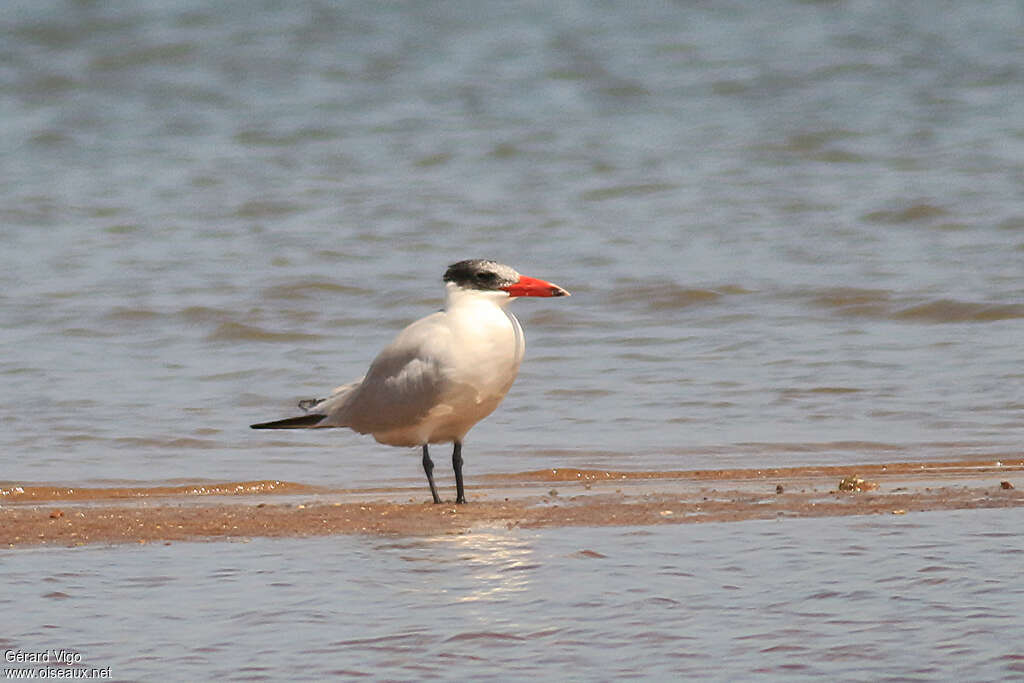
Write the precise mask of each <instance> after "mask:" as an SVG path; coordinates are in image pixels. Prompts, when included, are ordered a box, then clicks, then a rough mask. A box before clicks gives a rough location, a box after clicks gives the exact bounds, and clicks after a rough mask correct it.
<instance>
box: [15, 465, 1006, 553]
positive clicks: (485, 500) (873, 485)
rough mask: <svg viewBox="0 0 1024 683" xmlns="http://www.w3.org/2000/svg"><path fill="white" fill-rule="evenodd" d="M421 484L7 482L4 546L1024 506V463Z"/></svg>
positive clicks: (565, 473)
mask: <svg viewBox="0 0 1024 683" xmlns="http://www.w3.org/2000/svg"><path fill="white" fill-rule="evenodd" d="M841 486H842V487H844V488H848V489H851V490H839V489H840V487H841ZM442 488H443V490H444V493H445V494H448V495H450V494H451V491H448V490H447V489H448V487H442ZM422 489H423V487H421V486H418V485H417V486H415V487H392V488H376V489H362V490H343V489H329V488H323V487H316V486H310V485H306V484H301V483H293V482H280V481H261V480H257V481H244V482H228V483H215V484H211V483H206V484H183V485H175V486H152V487H123V488H116V487H105V488H88V487H86V488H82V487H73V486H61V485H38V484H32V485H29V484H22V485H18V484H10V483H5V484H0V547H6V548H19V547H37V546H51V547H52V546H59V547H75V546H82V545H93V544H107V545H114V544H122V543H150V542H165V543H170V542H175V541H218V540H219V541H225V540H244V539H249V538H253V537H307V536H328V535H336V534H377V535H412V536H425V535H438V534H460V533H468V532H471V531H472V530H473V529H474V528H480V527H494V526H500V527H505V528H515V527H520V528H541V527H557V526H563V527H570V526H644V525H651V524H680V523H699V522H732V521H744V520H752V519H789V518H802V517H830V516H847V515H867V514H897V515H902V514H912V513H915V512H922V511H932V510H955V509H992V508H1011V507H1024V459H1021V458H1020V457H1014V458H1006V459H1004V460H1001V461H995V460H992V459H987V460H976V461H956V462H913V463H907V462H895V463H887V464H880V465H856V466H821V467H815V466H809V467H783V468H751V469H724V470H694V471H675V472H616V471H605V470H578V469H571V468H552V469H548V470H537V471H532V472H520V473H512V474H490V475H481V476H479V477H477V478H476V479H475V481H474V482H472V483H471V484H470V487H469V490H468V497H469V503H468V504H466V505H458V506H456V505H454V504H452V503H451V502H445V503H443V504H441V505H434V504H432V503H428V502H426V500H425V498H426V497H425V496H424V495H423V490H422Z"/></svg>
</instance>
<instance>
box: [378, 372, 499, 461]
mask: <svg viewBox="0 0 1024 683" xmlns="http://www.w3.org/2000/svg"><path fill="white" fill-rule="evenodd" d="M511 379H515V375H512V378H511ZM511 384H512V382H511V380H509V381H508V382H507V383H504V384H500V385H495V386H479V385H477V386H469V385H465V384H462V385H453V386H452V387H451V389H450V391H448V392H445V395H444V396H443V397H442V398H441V400H439V401H438V402H437V404H436V405H434V406H433V407H432V408H431V409H430V410H429V411H428V412H427V413H426V414H425V415H423V416H422V417H421V418H420V419H419V420H417V421H416V422H415V423H414V424H409V425H403V426H402V427H398V428H395V429H388V430H382V431H375V432H373V438H374V439H376V440H377V441H378V442H380V443H383V444H387V445H389V446H419V445H422V444H425V443H448V442H451V441H462V439H463V438H464V437H465V436H466V433H467V432H468V431H469V430H470V429H472V427H473V425H475V424H476V423H477V422H479V421H480V420H482V419H484V418H485V417H487V416H488V415H490V414H491V413H493V412H494V410H495V408H497V407H498V405H499V404H500V403H501V401H502V399H503V398H505V394H506V393H508V389H509V387H510V386H511Z"/></svg>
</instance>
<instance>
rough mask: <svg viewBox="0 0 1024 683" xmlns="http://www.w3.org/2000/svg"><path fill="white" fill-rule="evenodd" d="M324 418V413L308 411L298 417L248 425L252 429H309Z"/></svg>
mask: <svg viewBox="0 0 1024 683" xmlns="http://www.w3.org/2000/svg"><path fill="white" fill-rule="evenodd" d="M325 419H327V416H326V415H320V414H318V413H310V414H309V415H299V416H298V417H286V418H285V419H283V420H274V421H273V422H260V423H258V424H254V425H249V427H250V428H252V429H309V428H310V427H316V426H317V425H319V424H320V423H321V422H323V421H324V420H325Z"/></svg>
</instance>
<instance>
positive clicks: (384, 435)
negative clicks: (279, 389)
mask: <svg viewBox="0 0 1024 683" xmlns="http://www.w3.org/2000/svg"><path fill="white" fill-rule="evenodd" d="M442 281H443V282H444V288H445V297H444V309H443V310H441V311H438V312H436V313H433V314H431V315H428V316H426V317H424V318H421V319H419V320H417V321H416V322H414V323H412V324H410V325H409V326H408V327H406V328H405V329H403V330H402V331H401V332H399V333H398V335H397V336H396V337H395V339H394V341H392V342H391V344H389V345H388V346H387V347H385V348H384V349H383V350H382V351H381V352H380V353H379V354H377V357H376V358H375V359H374V361H373V362H372V363H371V364H370V368H369V370H367V372H366V374H365V375H364V376H363V377H362V378H361V379H359V380H356V381H354V382H350V383H348V384H343V385H341V386H340V387H338V388H336V389H335V390H334V391H333V392H331V394H330V395H329V396H328V397H327V398H318V399H307V400H303V401H300V402H299V407H300V408H301V409H302V410H304V411H305V413H304V414H302V415H299V416H297V417H289V418H284V419H282V420H274V421H272V422H261V423H257V424H253V425H250V427H251V428H252V429H322V428H329V427H347V428H349V429H351V430H353V431H355V432H358V433H360V434H370V435H372V436H373V438H374V439H376V440H377V441H378V442H379V443H382V444H386V445H389V446H403V447H419V448H422V452H423V458H422V463H423V471H424V472H425V473H426V475H427V483H428V484H429V485H430V495H431V496H432V497H433V500H434V503H435V504H438V503H441V498H440V497H439V496H438V494H437V486H436V485H435V484H434V475H433V471H434V463H433V461H432V460H431V459H430V452H429V446H430V445H431V444H443V443H449V442H450V443H452V444H453V448H452V467H453V468H454V470H455V487H456V498H455V502H456V503H459V504H461V503H465V502H466V494H465V487H464V485H463V478H462V463H463V459H462V442H463V439H464V438H465V436H466V434H467V433H468V432H469V430H470V429H472V427H473V426H474V425H475V424H476V423H477V422H479V421H480V420H482V419H484V418H485V417H487V416H488V415H490V414H491V413H492V412H494V410H495V408H497V407H498V404H500V403H501V401H502V399H504V398H505V395H506V394H507V393H508V390H509V389H510V388H511V387H512V383H513V382H514V381H515V379H516V375H517V374H518V373H519V366H520V364H521V363H522V360H523V354H524V353H525V351H526V343H525V337H524V336H523V328H522V325H520V324H519V321H518V320H517V319H516V317H515V315H513V314H512V312H511V311H509V310H507V307H508V305H509V303H511V302H512V301H513V300H515V299H517V298H519V297H561V296H569V292H568V291H566V290H565V289H563V288H561V287H559V286H558V285H556V284H553V283H551V282H547V281H545V280H541V279H538V278H533V277H528V276H526V275H520V274H519V273H518V272H516V271H515V269H513V268H512V267H510V266H507V265H504V264H501V263H498V262H496V261H493V260H489V259H468V260H465V261H459V262H458V263H454V264H452V265H450V266H449V267H448V269H447V270H446V271H445V273H444V277H443V278H442Z"/></svg>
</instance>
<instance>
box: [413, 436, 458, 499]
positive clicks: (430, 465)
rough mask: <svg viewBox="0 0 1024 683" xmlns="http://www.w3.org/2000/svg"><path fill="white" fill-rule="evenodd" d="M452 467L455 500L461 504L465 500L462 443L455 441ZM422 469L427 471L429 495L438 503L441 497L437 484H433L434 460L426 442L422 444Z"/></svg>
mask: <svg viewBox="0 0 1024 683" xmlns="http://www.w3.org/2000/svg"><path fill="white" fill-rule="evenodd" d="M452 467H453V468H454V469H455V502H456V503H459V504H462V503H465V502H466V490H465V488H464V487H463V485H462V443H461V442H459V441H456V442H455V448H454V449H453V450H452ZM423 471H424V472H426V473H427V483H428V484H430V495H431V496H433V498H434V503H435V504H437V503H440V502H441V497H440V496H438V495H437V486H435V485H434V461H433V460H431V459H430V452H429V451H428V450H427V444H423Z"/></svg>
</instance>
